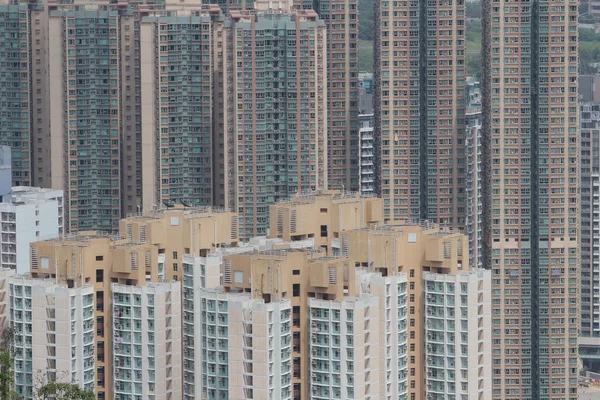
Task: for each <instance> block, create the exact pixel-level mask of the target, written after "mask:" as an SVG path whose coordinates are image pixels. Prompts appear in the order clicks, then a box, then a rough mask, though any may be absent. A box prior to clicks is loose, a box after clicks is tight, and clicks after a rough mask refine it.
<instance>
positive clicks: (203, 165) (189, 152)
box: [140, 6, 224, 209]
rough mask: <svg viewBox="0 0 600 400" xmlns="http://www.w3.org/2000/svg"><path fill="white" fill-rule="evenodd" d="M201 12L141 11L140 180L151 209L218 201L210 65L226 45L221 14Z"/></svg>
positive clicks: (209, 10)
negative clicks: (165, 204)
mask: <svg viewBox="0 0 600 400" xmlns="http://www.w3.org/2000/svg"><path fill="white" fill-rule="evenodd" d="M142 7H144V6H142ZM141 9H142V8H141ZM196 10H197V11H195V12H194V15H192V16H190V12H191V11H190V10H185V9H182V10H173V11H169V12H164V11H161V10H159V11H151V10H146V9H145V7H144V8H143V15H144V16H143V17H142V18H141V22H140V25H141V26H140V54H141V56H142V58H141V62H140V73H141V82H142V84H141V109H142V117H141V124H142V129H143V132H144V135H143V136H142V154H141V159H142V164H143V167H144V168H143V172H142V176H141V179H142V193H143V198H142V203H143V204H144V206H145V208H146V209H148V206H152V205H154V204H157V203H159V202H162V201H165V200H168V201H174V202H182V201H183V202H184V203H186V204H191V205H194V206H200V205H211V204H213V195H214V193H213V187H214V181H213V179H214V177H213V162H216V160H213V157H214V156H213V151H214V149H213V146H214V143H213V141H214V136H215V130H214V126H215V122H214V121H213V113H215V110H214V109H213V107H214V105H213V99H214V98H215V94H214V88H215V86H216V81H217V79H216V77H215V72H216V71H215V70H214V69H213V64H214V63H215V55H216V54H217V49H220V50H221V51H222V50H223V46H222V45H218V42H219V43H221V42H222V41H223V38H222V37H220V35H221V34H222V32H223V30H222V27H223V22H224V17H223V14H221V11H220V9H219V7H216V6H213V7H211V6H206V7H197V8H196ZM220 73H223V71H220ZM219 112H221V113H222V112H223V110H220V111H219ZM221 162H222V161H221ZM146 167H148V168H146Z"/></svg>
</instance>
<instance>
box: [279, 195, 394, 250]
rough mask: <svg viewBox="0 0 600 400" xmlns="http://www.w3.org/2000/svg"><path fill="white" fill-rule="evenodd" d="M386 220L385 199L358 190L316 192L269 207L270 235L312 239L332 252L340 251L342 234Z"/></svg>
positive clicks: (283, 237) (293, 238) (292, 238)
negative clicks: (364, 194) (384, 216)
mask: <svg viewBox="0 0 600 400" xmlns="http://www.w3.org/2000/svg"><path fill="white" fill-rule="evenodd" d="M381 223H383V200H382V199H380V198H377V197H370V196H361V195H360V193H356V192H340V191H333V190H332V191H327V190H324V191H315V192H311V193H305V194H299V195H296V196H294V197H292V198H291V199H289V200H287V201H280V202H278V203H276V204H274V205H272V206H271V207H270V209H269V237H272V238H276V237H277V238H282V239H283V240H284V241H289V242H294V241H298V240H313V241H314V244H313V246H314V247H315V248H317V249H319V248H320V249H323V250H324V251H325V252H326V253H327V254H329V255H340V254H341V246H342V241H341V234H342V233H343V232H345V231H349V230H352V229H362V228H369V227H371V226H374V225H376V224H381Z"/></svg>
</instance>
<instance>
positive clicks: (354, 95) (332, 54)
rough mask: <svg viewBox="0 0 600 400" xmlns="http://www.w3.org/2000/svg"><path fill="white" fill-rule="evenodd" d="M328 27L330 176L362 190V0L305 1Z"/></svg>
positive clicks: (341, 185) (334, 185)
mask: <svg viewBox="0 0 600 400" xmlns="http://www.w3.org/2000/svg"><path fill="white" fill-rule="evenodd" d="M302 3H303V7H304V8H309V9H314V11H316V13H317V14H318V15H319V18H320V19H321V20H323V21H324V22H325V24H326V26H327V40H326V41H327V72H328V74H327V88H328V90H327V100H328V102H327V166H328V168H327V179H328V186H327V187H322V188H323V189H327V188H328V189H332V190H350V191H353V192H356V191H358V188H359V184H360V183H359V165H358V160H357V156H358V154H359V147H358V145H359V135H358V130H359V123H358V111H359V108H358V106H359V93H358V90H359V87H358V86H359V85H358V0H317V1H315V2H312V1H308V2H307V1H306V0H303V1H302Z"/></svg>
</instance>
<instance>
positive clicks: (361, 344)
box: [308, 271, 408, 400]
mask: <svg viewBox="0 0 600 400" xmlns="http://www.w3.org/2000/svg"><path fill="white" fill-rule="evenodd" d="M356 281H357V293H359V294H358V295H357V296H355V297H346V298H344V300H342V301H335V300H321V299H309V303H308V304H309V316H310V322H311V327H310V329H311V332H310V360H311V361H310V387H311V388H310V394H311V398H313V399H323V400H325V399H373V400H376V399H387V398H394V399H400V398H406V397H407V396H408V394H407V389H408V386H407V379H408V370H407V365H408V362H407V361H408V360H407V354H408V344H407V341H408V337H407V286H408V283H407V279H406V275H405V274H398V275H394V276H387V277H383V276H381V274H379V273H369V272H365V271H357V274H356Z"/></svg>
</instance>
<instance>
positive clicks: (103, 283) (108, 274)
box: [31, 232, 158, 400]
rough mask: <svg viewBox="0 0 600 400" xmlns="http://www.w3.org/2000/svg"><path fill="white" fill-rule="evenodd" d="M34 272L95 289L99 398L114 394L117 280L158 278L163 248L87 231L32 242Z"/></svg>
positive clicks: (133, 282) (142, 282)
mask: <svg viewBox="0 0 600 400" xmlns="http://www.w3.org/2000/svg"><path fill="white" fill-rule="evenodd" d="M31 254H32V255H31V258H32V262H31V276H32V277H33V278H49V279H51V280H53V281H54V282H56V283H58V284H63V285H67V286H68V287H82V286H84V285H92V286H93V288H94V292H95V310H94V321H95V327H96V329H95V331H94V332H95V333H94V335H95V340H94V342H95V349H96V380H97V385H96V396H97V399H99V400H102V399H108V400H110V399H112V398H113V387H112V382H113V376H112V365H113V353H112V350H113V349H112V326H113V324H114V321H113V316H112V313H111V310H112V295H111V284H112V283H121V284H124V285H140V286H143V285H145V284H146V281H157V280H158V275H157V271H158V248H157V247H155V246H152V245H150V244H144V243H140V244H137V243H133V242H131V241H129V240H127V239H115V238H113V237H110V236H105V235H97V234H95V233H94V232H84V233H82V234H80V235H77V236H75V235H74V236H67V237H64V238H59V239H53V240H48V241H41V242H35V243H32V245H31Z"/></svg>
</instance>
